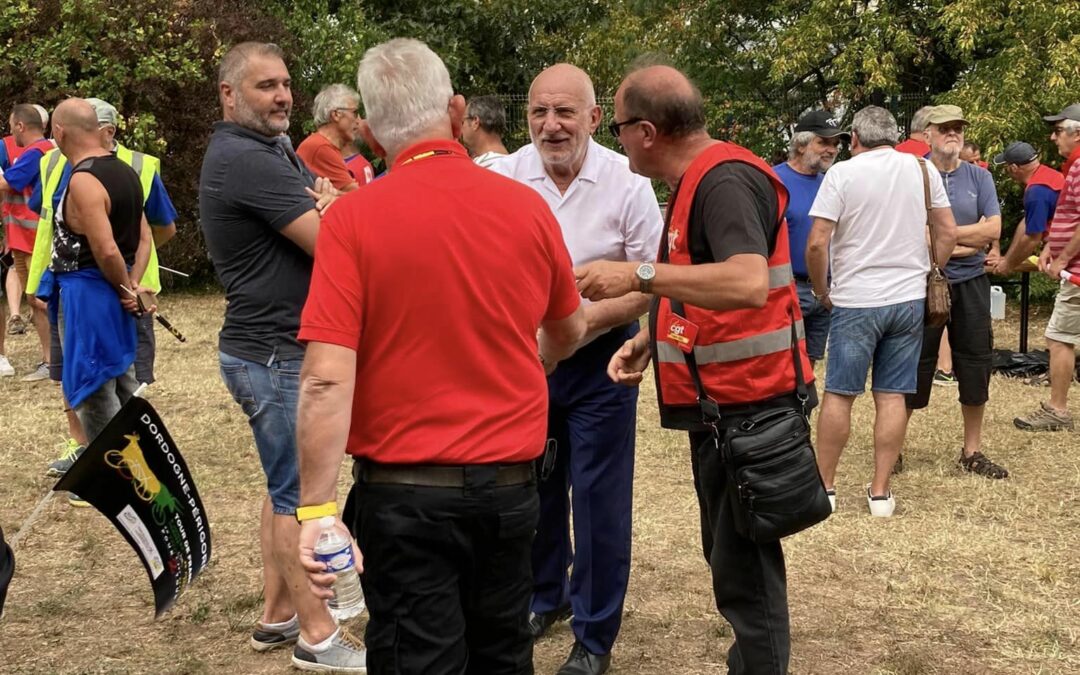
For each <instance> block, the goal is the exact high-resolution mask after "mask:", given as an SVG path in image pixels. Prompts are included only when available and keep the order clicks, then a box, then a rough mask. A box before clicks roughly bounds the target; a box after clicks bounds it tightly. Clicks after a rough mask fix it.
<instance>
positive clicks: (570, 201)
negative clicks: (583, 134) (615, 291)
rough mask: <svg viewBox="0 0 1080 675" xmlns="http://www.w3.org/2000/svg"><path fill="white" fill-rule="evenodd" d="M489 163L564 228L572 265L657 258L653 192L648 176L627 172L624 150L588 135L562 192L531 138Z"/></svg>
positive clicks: (658, 225)
mask: <svg viewBox="0 0 1080 675" xmlns="http://www.w3.org/2000/svg"><path fill="white" fill-rule="evenodd" d="M489 168H490V169H491V170H492V171H497V172H499V173H501V174H503V175H504V176H509V177H510V178H513V179H514V180H516V181H518V182H521V183H525V184H526V185H529V186H531V187H532V188H533V189H534V190H536V191H537V192H539V193H540V196H541V197H543V198H544V200H545V201H546V202H547V203H548V206H550V207H551V210H552V212H554V213H555V218H556V219H558V221H559V225H560V226H561V227H562V233H563V239H564V240H565V241H566V248H567V249H568V250H569V251H570V257H571V258H572V259H573V261H574V265H575V266H578V265H584V264H585V263H589V262H592V261H594V260H616V261H620V262H645V261H654V260H656V253H657V249H658V246H659V243H660V233H661V231H662V230H663V227H664V223H663V219H662V217H661V215H660V207H659V205H658V204H657V203H656V194H655V193H654V192H653V189H652V183H650V182H649V180H648V179H647V178H645V177H643V176H639V175H637V174H635V173H632V172H631V171H630V162H629V160H627V159H626V157H624V156H623V155H620V154H619V153H617V152H613V151H611V150H608V149H607V148H605V147H604V146H602V145H600V144H599V143H597V142H596V141H594V140H592V139H591V138H590V139H589V147H588V150H586V154H585V162H584V164H582V166H581V171H579V172H578V175H577V178H575V179H574V181H573V182H572V183H571V184H570V186H569V187H568V188H566V193H565V194H564V193H561V192H559V188H558V187H556V186H555V181H553V180H552V179H551V177H549V176H548V175H547V171H545V170H544V163H543V161H542V159H541V157H540V153H539V151H537V149H536V146H534V145H533V144H532V143H530V144H528V145H526V146H524V147H523V148H521V149H520V150H518V151H517V152H515V153H513V154H510V155H507V156H505V157H500V158H498V159H496V160H495V161H494V162H492V163H491V165H490V167H489Z"/></svg>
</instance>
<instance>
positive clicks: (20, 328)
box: [7, 314, 26, 335]
mask: <svg viewBox="0 0 1080 675" xmlns="http://www.w3.org/2000/svg"><path fill="white" fill-rule="evenodd" d="M7 333H8V335H25V334H26V319H24V318H22V314H12V315H11V316H10V317H8V322H7Z"/></svg>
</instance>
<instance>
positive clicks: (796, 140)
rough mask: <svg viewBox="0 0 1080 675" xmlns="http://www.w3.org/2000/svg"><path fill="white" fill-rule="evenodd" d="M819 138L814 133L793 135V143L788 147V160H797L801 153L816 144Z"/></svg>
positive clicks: (804, 132) (801, 132) (799, 132)
mask: <svg viewBox="0 0 1080 675" xmlns="http://www.w3.org/2000/svg"><path fill="white" fill-rule="evenodd" d="M815 136H817V134H815V133H814V132H813V131H796V132H795V133H793V134H792V135H791V143H790V144H789V145H788V159H795V158H796V157H798V156H799V151H800V150H802V149H803V148H805V147H806V146H808V145H810V144H811V143H813V142H814V137H815Z"/></svg>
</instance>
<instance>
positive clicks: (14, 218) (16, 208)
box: [3, 138, 53, 253]
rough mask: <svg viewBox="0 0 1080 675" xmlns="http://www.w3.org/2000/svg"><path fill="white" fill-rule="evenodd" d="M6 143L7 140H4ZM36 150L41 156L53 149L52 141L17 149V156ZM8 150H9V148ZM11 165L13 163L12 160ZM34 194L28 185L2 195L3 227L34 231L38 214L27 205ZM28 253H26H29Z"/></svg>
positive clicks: (32, 187)
mask: <svg viewBox="0 0 1080 675" xmlns="http://www.w3.org/2000/svg"><path fill="white" fill-rule="evenodd" d="M4 142H5V143H7V139H4ZM33 149H37V150H40V151H41V154H45V153H46V152H48V151H50V150H52V149H53V144H52V141H50V140H47V139H44V138H43V139H41V140H40V141H36V142H34V143H31V144H30V145H28V146H26V147H25V148H19V155H20V156H21V155H22V154H23V153H25V152H27V151H29V150H33ZM9 150H10V148H9ZM11 163H12V165H14V164H15V161H14V160H12V162H11ZM32 194H34V184H33V183H30V184H29V185H27V186H26V187H25V188H23V190H22V191H21V192H13V191H11V190H8V191H7V192H5V193H4V206H3V219H4V225H5V226H8V225H10V226H12V227H21V228H23V229H24V230H30V231H33V230H36V229H37V224H38V214H36V213H34V212H33V211H32V210H31V209H30V206H29V204H28V202H29V201H30V195H32ZM33 237H34V235H32V234H31V235H30V242H31V243H30V250H31V251H32V250H33V241H34V239H33ZM29 252H30V251H27V253H29Z"/></svg>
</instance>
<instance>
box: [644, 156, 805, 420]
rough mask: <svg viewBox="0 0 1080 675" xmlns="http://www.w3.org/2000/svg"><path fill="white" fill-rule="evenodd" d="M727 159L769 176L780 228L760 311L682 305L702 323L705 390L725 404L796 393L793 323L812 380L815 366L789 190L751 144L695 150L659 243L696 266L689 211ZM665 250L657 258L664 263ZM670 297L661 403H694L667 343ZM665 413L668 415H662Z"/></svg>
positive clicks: (661, 321)
mask: <svg viewBox="0 0 1080 675" xmlns="http://www.w3.org/2000/svg"><path fill="white" fill-rule="evenodd" d="M725 162H742V163H744V164H748V165H750V166H752V167H754V168H755V169H757V170H758V171H760V172H762V173H763V174H765V176H766V177H767V178H768V179H769V182H770V183H771V184H772V187H773V189H774V190H775V191H776V198H777V200H776V201H777V207H778V210H777V214H776V220H777V222H778V223H779V230H778V232H777V236H776V242H775V245H774V247H773V252H772V254H771V255H770V256H769V260H768V264H769V294H768V299H767V301H766V303H765V306H764V307H763V308H761V309H752V308H750V309H736V310H725V311H722V312H719V311H714V310H708V309H701V308H699V307H692V306H690V305H685V310H686V317H685V318H686V320H688V321H690V322H691V323H693V324H696V325H697V327H698V334H697V339H696V341H695V346H694V355H695V357H696V358H697V364H698V372H699V373H700V374H701V380H702V383H703V385H704V387H705V391H706V393H707V394H708V395H709V396H710V397H711V398H713V399H714V400H715V401H716V402H717V403H719V404H720V405H721V406H731V405H745V404H748V403H756V402H760V401H767V400H769V399H773V398H776V397H778V396H783V395H786V394H790V393H792V392H793V391H795V362H794V359H793V358H792V350H791V322H792V321H793V320H794V321H795V322H796V331H797V334H798V342H799V344H798V354H799V358H800V359H802V371H803V373H804V377H807V378H808V379H807V382H812V381H813V370H812V369H811V367H810V360H809V359H808V358H807V355H806V341H805V339H804V338H803V326H802V313H801V312H800V311H799V301H798V296H797V294H796V290H795V281H794V278H793V277H792V275H791V258H790V252H789V250H788V230H787V221H786V220H784V211H785V210H786V208H787V203H788V192H787V189H786V188H785V187H784V184H783V183H782V182H781V181H780V178H779V177H777V175H776V174H775V173H773V170H772V169H771V168H769V166H768V165H767V164H766V163H765V162H763V161H762V160H761V159H760V158H758V157H757V156H756V155H754V154H753V153H752V152H750V151H749V150H747V149H745V148H743V147H740V146H738V145H735V144H734V143H724V142H718V143H716V144H714V145H712V146H710V147H709V148H708V149H707V150H705V151H704V152H703V153H701V154H700V155H698V156H697V158H695V159H694V161H693V162H692V163H691V164H690V166H689V168H688V169H687V170H686V173H685V174H684V175H683V177H682V180H681V181H680V183H679V187H678V189H677V190H676V194H675V197H674V198H673V200H672V204H670V205H669V207H668V208H669V209H670V210H671V212H670V214H669V220H668V224H667V228H666V235H667V236H666V237H662V238H661V246H667V247H668V255H667V256H666V259H667V262H670V263H671V264H674V265H690V264H693V263H692V261H691V259H690V248H689V242H690V232H689V229H690V209H691V206H692V205H693V202H694V193H695V192H696V190H697V187H698V184H699V183H700V182H701V179H702V178H704V176H705V174H707V173H708V172H709V171H711V170H712V169H713V168H715V167H717V166H719V165H721V164H723V163H725ZM664 259H665V256H664V252H663V251H661V254H660V260H661V261H664ZM673 316H674V314H673V312H672V310H671V301H670V300H669V299H668V298H660V300H659V303H658V306H657V311H656V316H655V319H654V323H653V326H652V329H653V342H654V345H655V348H654V352H653V357H654V363H655V369H656V377H657V398H658V399H659V403H660V406H661V408H670V407H685V406H696V405H697V388H696V386H695V385H694V381H693V379H692V378H691V376H690V371H689V369H688V367H687V365H686V361H685V358H684V356H683V352H682V351H681V350H680V349H679V348H678V347H676V346H675V345H673V344H672V343H671V342H669V341H667V340H666V339H665V338H667V336H668V334H669V332H671V327H672V318H673ZM662 415H663V413H662Z"/></svg>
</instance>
